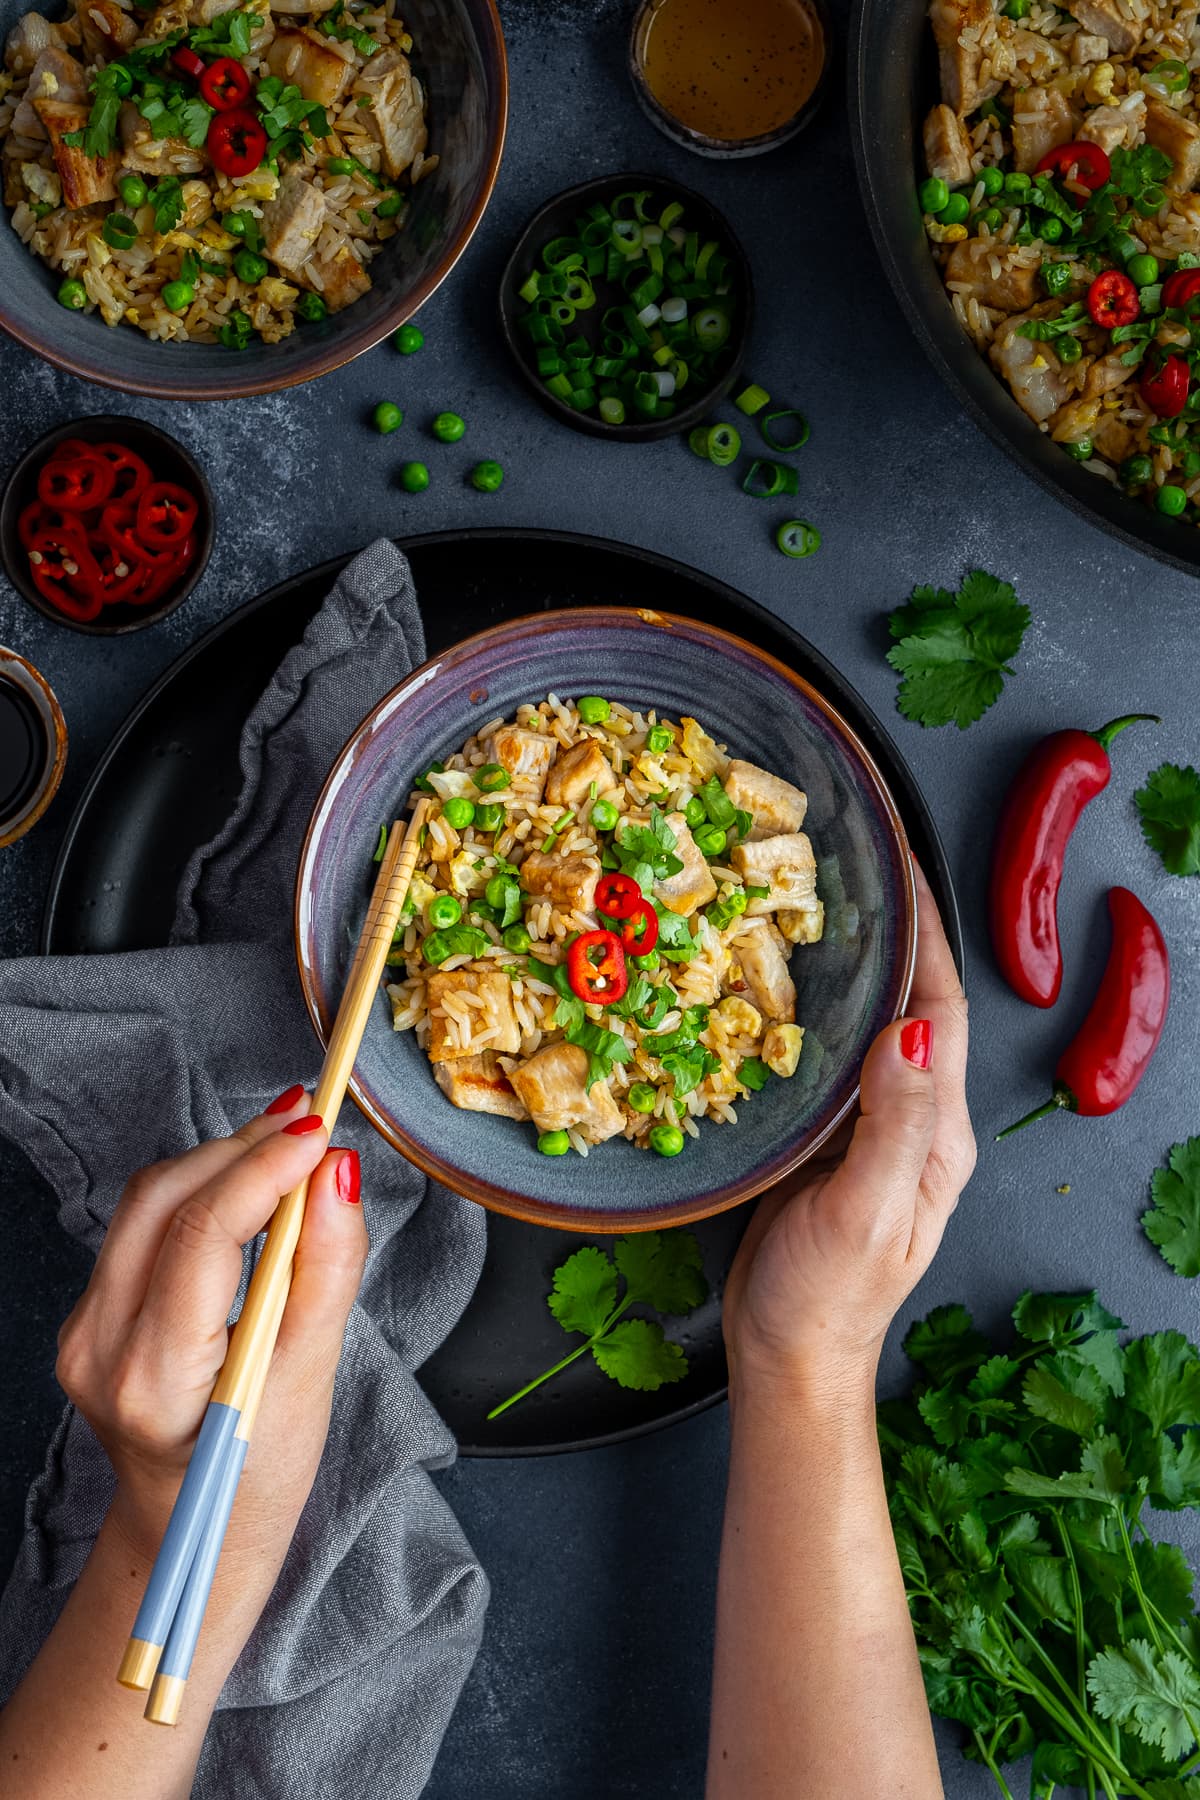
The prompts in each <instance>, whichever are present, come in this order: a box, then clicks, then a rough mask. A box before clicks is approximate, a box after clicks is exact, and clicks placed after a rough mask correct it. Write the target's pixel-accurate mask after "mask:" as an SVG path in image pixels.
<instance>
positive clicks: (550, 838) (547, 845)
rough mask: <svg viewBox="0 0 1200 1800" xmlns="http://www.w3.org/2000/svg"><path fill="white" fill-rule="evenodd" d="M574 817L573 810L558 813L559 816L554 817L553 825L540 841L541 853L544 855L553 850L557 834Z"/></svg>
mask: <svg viewBox="0 0 1200 1800" xmlns="http://www.w3.org/2000/svg"><path fill="white" fill-rule="evenodd" d="M574 817H575V814H574V813H573V812H565V813H562V814H560V816H559V817H558V818H557V819H555V821H554V823H553V825H552V826H551V827H550V830H549V833H548V834H547V836H546V837H545V838H544V839H543V841H542V854H543V855H546V854H547V852H549V851H551V850H553V848H554V845H555V842H556V840H557V838H558V836H559V834H560V833H561V832H564V831H565V830H566V829H567V826H568V825H569V824H570V823H571V821H572V819H573V818H574Z"/></svg>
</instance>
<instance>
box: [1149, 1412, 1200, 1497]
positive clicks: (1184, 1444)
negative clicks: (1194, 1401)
mask: <svg viewBox="0 0 1200 1800" xmlns="http://www.w3.org/2000/svg"><path fill="white" fill-rule="evenodd" d="M1151 1468H1152V1473H1151V1475H1150V1501H1151V1504H1152V1505H1154V1506H1161V1507H1163V1508H1164V1509H1165V1510H1166V1511H1168V1512H1178V1511H1179V1509H1180V1508H1181V1507H1184V1506H1191V1507H1197V1508H1200V1431H1185V1432H1182V1433H1181V1434H1180V1436H1179V1439H1178V1441H1176V1440H1175V1439H1174V1438H1172V1437H1168V1436H1167V1435H1166V1433H1165V1432H1164V1433H1163V1434H1162V1436H1161V1437H1159V1439H1158V1441H1157V1443H1156V1444H1155V1447H1154V1453H1153V1460H1152V1463H1151Z"/></svg>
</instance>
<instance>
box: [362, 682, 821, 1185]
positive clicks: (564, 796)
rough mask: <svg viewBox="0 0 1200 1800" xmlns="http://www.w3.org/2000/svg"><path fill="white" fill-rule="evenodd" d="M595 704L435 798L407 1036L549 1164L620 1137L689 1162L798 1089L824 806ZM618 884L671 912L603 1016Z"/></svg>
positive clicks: (482, 753) (410, 913) (420, 888)
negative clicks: (584, 994) (780, 1083)
mask: <svg viewBox="0 0 1200 1800" xmlns="http://www.w3.org/2000/svg"><path fill="white" fill-rule="evenodd" d="M583 705H584V707H585V709H589V708H590V710H589V711H588V712H587V716H586V717H585V716H583V715H581V712H580V703H579V702H573V701H570V700H562V699H560V698H559V697H558V696H556V695H554V694H551V695H549V696H548V697H547V698H546V699H545V700H543V701H542V702H541V703H540V704H538V705H533V704H529V705H524V706H521V707H520V708H518V710H517V713H516V717H515V720H512V721H508V722H506V721H504V720H501V719H495V720H492V721H490V722H489V723H488V724H486V725H484V726H482V727H481V728H480V729H479V731H478V732H477V733H476V734H475V735H474V736H473V737H471V738H470V739H469V740H468V741H467V742H466V743H465V744H464V745H463V747H462V749H461V750H458V751H456V752H455V753H454V754H453V755H450V756H447V758H446V760H445V765H444V767H443V766H441V765H440V764H438V765H434V766H433V768H432V769H431V770H430V771H429V772H427V774H426V775H425V776H424V777H423V778H422V781H421V782H420V783H419V784H418V785H419V786H421V787H422V788H424V789H425V790H426V792H427V794H428V795H429V796H430V798H431V801H432V810H431V812H430V814H429V816H428V820H427V825H426V830H425V836H424V840H423V845H422V850H421V856H420V859H419V861H418V864H417V870H416V874H415V876H414V879H413V884H412V888H411V890H410V893H409V898H408V902H407V906H406V912H405V915H404V916H403V917H402V919H401V923H400V926H399V927H398V930H397V935H396V942H395V945H394V948H393V952H392V961H391V966H390V968H389V982H388V989H387V991H388V995H389V997H390V1001H391V1006H392V1017H393V1024H394V1027H395V1029H396V1030H397V1031H413V1032H415V1034H416V1037H417V1040H418V1042H419V1043H420V1044H421V1045H422V1047H423V1048H424V1049H425V1050H426V1052H427V1053H428V1055H429V1057H430V1060H431V1062H432V1064H433V1073H434V1077H435V1079H436V1080H437V1082H438V1085H439V1086H440V1087H441V1088H442V1089H443V1091H444V1092H445V1094H446V1096H447V1098H448V1099H449V1100H450V1101H451V1102H452V1103H453V1104H455V1105H457V1106H460V1107H463V1108H465V1109H466V1110H470V1111H482V1112H488V1113H494V1114H497V1115H499V1116H502V1117H507V1118H510V1119H514V1120H519V1121H529V1120H532V1125H533V1127H534V1129H536V1130H537V1131H538V1132H540V1133H541V1134H543V1135H542V1136H541V1137H540V1138H539V1145H540V1147H542V1148H547V1147H548V1140H547V1137H546V1134H547V1133H548V1134H550V1138H551V1139H554V1140H556V1142H555V1144H554V1147H553V1148H551V1149H549V1153H551V1154H555V1153H562V1152H565V1151H566V1149H567V1147H568V1145H569V1147H570V1148H571V1149H573V1150H575V1151H577V1152H578V1153H579V1154H580V1155H581V1156H586V1155H587V1154H588V1151H589V1149H590V1148H594V1147H595V1146H596V1145H597V1144H599V1143H603V1142H605V1141H606V1140H607V1139H608V1138H610V1137H615V1136H617V1135H623V1136H624V1137H625V1138H627V1139H629V1140H630V1141H631V1142H632V1143H634V1144H635V1145H638V1146H640V1147H642V1148H653V1149H657V1150H659V1152H660V1153H661V1154H665V1155H673V1154H676V1153H677V1151H678V1149H679V1148H682V1147H683V1145H685V1144H686V1142H687V1140H688V1138H695V1137H698V1136H699V1133H700V1122H701V1121H702V1120H703V1119H705V1118H707V1119H711V1120H713V1121H714V1122H716V1123H720V1124H730V1125H733V1124H736V1123H737V1120H738V1111H739V1107H740V1106H741V1105H742V1104H744V1103H745V1102H746V1100H747V1099H748V1098H750V1097H752V1095H753V1093H754V1092H755V1091H756V1090H757V1089H758V1088H760V1087H761V1086H762V1085H763V1083H764V1082H765V1081H766V1080H767V1079H768V1078H784V1079H786V1078H788V1077H790V1076H791V1075H793V1074H794V1072H795V1070H796V1068H797V1064H798V1061H799V1059H800V1056H801V1051H802V1046H803V1040H804V1028H803V1027H802V1026H801V1025H798V1024H797V1023H796V1017H797V994H796V987H795V983H794V981H793V979H792V974H791V971H790V968H789V959H790V958H791V957H792V954H793V950H794V949H795V948H796V947H797V946H799V945H806V944H812V943H816V942H817V941H818V940H819V939H820V938H821V936H822V933H823V930H824V908H823V904H822V901H821V899H820V898H819V897H818V894H817V872H816V864H815V860H814V857H813V852H812V847H811V845H810V843H809V840H808V838H807V837H806V836H805V834H804V833H803V832H802V831H801V830H800V825H801V824H802V822H803V819H804V814H805V810H806V806H807V800H806V796H805V795H804V794H803V792H802V791H801V790H800V789H798V788H796V787H794V786H792V784H791V783H789V782H785V781H782V780H780V779H779V778H778V777H776V776H773V775H771V774H770V773H768V772H767V771H765V770H761V769H757V768H755V767H754V766H753V765H752V764H749V763H745V762H740V761H737V760H731V758H730V757H729V755H728V754H727V752H726V750H725V747H724V746H722V745H720V744H717V743H716V742H714V740H713V739H712V738H711V737H710V736H709V735H708V734H707V733H706V732H705V731H704V729H703V727H702V726H701V725H700V724H699V722H698V721H696V720H695V719H690V718H686V717H685V718H684V719H683V720H682V721H680V722H679V723H677V724H676V723H671V722H668V721H666V720H664V719H663V718H662V717H661V716H660V715H659V714H657V713H656V712H654V711H644V712H643V711H639V710H637V709H636V708H634V707H630V706H626V705H623V704H621V703H620V702H618V701H611V702H609V701H603V700H597V699H596V698H595V697H593V698H592V699H591V700H587V699H585V701H584V702H583ZM601 709H603V717H599V716H597V715H598V714H599V713H600V711H601ZM651 734H653V735H651ZM413 798H415V795H414V796H413ZM689 803H690V805H689ZM448 815H449V816H448ZM452 820H454V821H457V823H452ZM717 820H725V821H726V825H727V829H725V828H722V827H721V826H719V825H718V824H717V823H716V821H717ZM697 839H699V844H698V843H697ZM701 846H703V848H702V847H701ZM379 853H380V854H382V845H381V846H380V852H379ZM647 859H649V860H647ZM616 869H620V870H623V871H624V872H625V875H626V878H627V882H626V885H627V884H628V881H630V880H634V881H638V883H639V885H640V887H641V890H642V894H641V900H640V902H639V904H640V905H644V906H649V907H652V908H653V910H654V914H655V917H656V921H657V930H658V941H657V949H655V950H653V951H652V952H651V953H650V954H649V955H645V956H638V955H637V954H636V950H635V949H632V948H631V949H630V950H629V951H628V954H627V957H626V959H625V961H624V963H623V973H624V978H625V979H626V981H627V984H628V985H627V986H625V987H624V988H623V989H621V983H620V980H618V981H617V982H616V984H615V985H614V986H613V987H612V990H611V998H609V999H604V998H603V997H602V996H601V997H600V998H592V999H588V1000H586V1001H584V1000H583V999H582V998H581V997H579V992H578V988H577V987H576V986H575V985H574V981H573V979H572V978H571V977H570V976H569V974H568V965H569V963H570V961H571V959H570V957H569V948H570V946H571V944H572V943H573V942H574V941H575V940H576V939H577V938H578V937H579V936H580V934H583V933H588V932H596V931H597V930H603V929H605V928H606V927H607V928H611V929H617V930H619V929H620V927H619V925H618V924H617V923H616V922H615V921H614V919H613V918H612V917H611V916H605V915H604V914H602V913H601V912H600V911H599V910H598V909H597V904H596V890H597V883H598V882H599V881H601V880H602V878H603V875H604V873H605V871H613V870H616ZM756 878H757V879H756ZM600 893H601V898H607V895H606V893H605V890H604V888H601V890H600ZM447 920H449V921H450V923H449V925H447V924H446V923H445V921H447ZM577 973H578V965H576V976H577ZM603 985H604V983H603V982H601V986H603ZM587 986H588V988H589V991H591V990H592V984H591V983H588V984H587ZM618 989H621V991H620V992H618ZM664 1127H665V1128H668V1129H667V1131H666V1136H665V1138H664V1136H663V1128H664Z"/></svg>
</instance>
